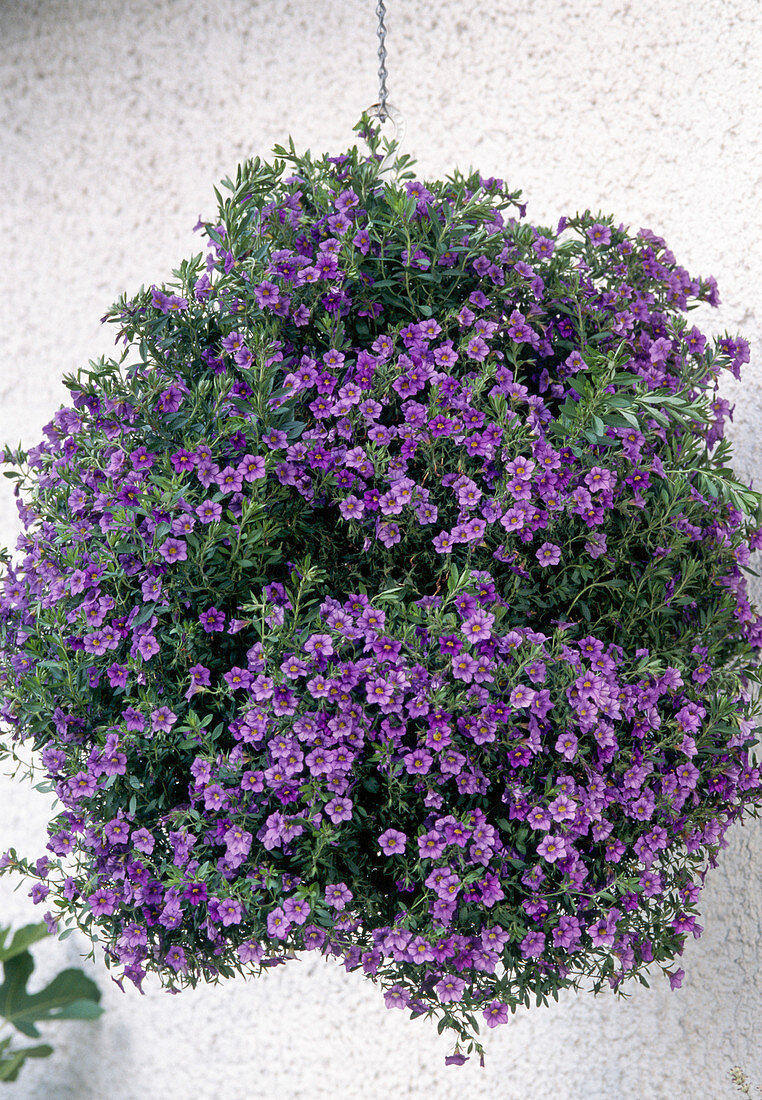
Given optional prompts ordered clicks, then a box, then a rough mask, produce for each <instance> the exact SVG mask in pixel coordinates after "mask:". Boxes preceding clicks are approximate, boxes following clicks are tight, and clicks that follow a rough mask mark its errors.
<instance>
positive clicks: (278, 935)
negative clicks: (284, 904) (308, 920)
mask: <svg viewBox="0 0 762 1100" xmlns="http://www.w3.org/2000/svg"><path fill="white" fill-rule="evenodd" d="M292 927H293V926H292V923H291V921H290V920H289V919H288V917H287V916H286V914H285V913H284V911H283V909H282V908H281V906H280V905H279V906H277V908H275V909H273V910H272V912H271V913H269V914H268V917H267V931H268V933H269V934H270V935H271V936H272V937H273V939H276V940H285V939H287V938H288V934H289V932H290V931H291V928H292Z"/></svg>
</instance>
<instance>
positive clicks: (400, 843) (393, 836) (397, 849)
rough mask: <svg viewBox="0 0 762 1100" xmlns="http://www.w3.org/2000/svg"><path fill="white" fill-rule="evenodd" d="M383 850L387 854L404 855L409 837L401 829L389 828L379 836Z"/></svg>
mask: <svg viewBox="0 0 762 1100" xmlns="http://www.w3.org/2000/svg"><path fill="white" fill-rule="evenodd" d="M378 843H379V846H380V848H381V851H382V852H383V853H384V855H386V856H395V855H402V853H403V852H404V851H405V845H406V844H407V837H406V836H405V834H404V833H401V832H400V831H399V829H387V830H386V832H385V833H382V834H381V836H380V837H379V838H378Z"/></svg>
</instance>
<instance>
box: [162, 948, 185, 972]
mask: <svg viewBox="0 0 762 1100" xmlns="http://www.w3.org/2000/svg"><path fill="white" fill-rule="evenodd" d="M164 958H165V961H166V962H167V963H168V964H169V965H170V966H171V967H172V969H173V970H174V971H175V973H184V972H185V971H186V970H187V969H188V961H187V959H186V957H185V951H184V950H183V949H182V947H180V946H178V945H177V944H175V945H174V946H173V947H170V949H169V950H168V951H167V953H166V955H165V956H164Z"/></svg>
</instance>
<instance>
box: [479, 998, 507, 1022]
mask: <svg viewBox="0 0 762 1100" xmlns="http://www.w3.org/2000/svg"><path fill="white" fill-rule="evenodd" d="M482 1016H483V1017H484V1019H485V1020H486V1021H487V1027H497V1026H498V1024H505V1023H507V1022H508V1005H507V1004H505V1003H504V1002H503V1001H490V1003H489V1005H488V1006H487V1007H486V1008H485V1009H484V1010H483V1012H482Z"/></svg>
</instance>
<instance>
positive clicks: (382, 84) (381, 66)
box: [376, 0, 389, 122]
mask: <svg viewBox="0 0 762 1100" xmlns="http://www.w3.org/2000/svg"><path fill="white" fill-rule="evenodd" d="M376 15H377V16H378V107H379V112H378V117H379V118H380V120H381V122H386V101H387V99H388V98H389V93H388V91H387V90H386V78H387V76H388V75H389V74H388V73H387V71H386V45H385V43H386V27H385V26H384V17H385V16H386V5H385V4H384V0H378V3H377V4H376Z"/></svg>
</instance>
